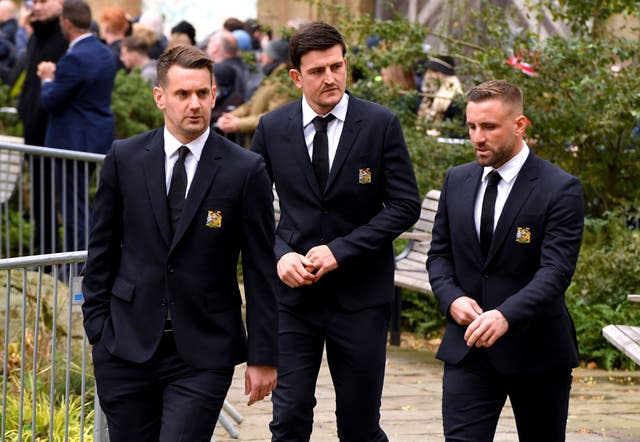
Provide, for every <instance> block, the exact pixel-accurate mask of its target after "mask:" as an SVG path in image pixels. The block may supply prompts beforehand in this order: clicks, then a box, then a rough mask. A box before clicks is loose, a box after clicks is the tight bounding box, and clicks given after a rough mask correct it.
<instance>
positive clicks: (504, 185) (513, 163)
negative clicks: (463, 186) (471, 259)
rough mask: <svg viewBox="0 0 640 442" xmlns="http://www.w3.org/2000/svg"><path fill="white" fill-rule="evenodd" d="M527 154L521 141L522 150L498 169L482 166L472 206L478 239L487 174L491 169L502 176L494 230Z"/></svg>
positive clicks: (525, 146) (494, 217)
mask: <svg viewBox="0 0 640 442" xmlns="http://www.w3.org/2000/svg"><path fill="white" fill-rule="evenodd" d="M528 156H529V146H527V143H525V142H524V141H523V142H522V150H520V152H518V153H517V154H516V156H514V157H513V158H511V159H510V160H509V161H507V162H506V163H504V164H503V165H502V166H500V167H499V168H498V169H494V168H493V167H485V168H484V171H483V172H482V179H481V180H480V188H479V189H478V193H477V195H476V204H475V206H474V213H473V216H474V221H475V224H476V233H477V235H478V239H480V217H481V215H482V200H483V199H484V191H485V190H486V188H487V182H488V179H487V176H488V175H489V173H490V172H492V171H493V170H497V171H498V173H499V174H500V177H501V178H502V179H501V180H500V182H499V183H498V195H497V197H496V207H495V212H494V216H493V228H494V230H495V228H496V225H498V220H499V219H500V215H501V214H502V209H503V208H504V205H505V203H506V202H507V198H508V197H509V193H510V192H511V188H512V187H513V183H515V182H516V178H517V177H518V173H520V169H522V166H523V165H524V163H525V161H527V157H528Z"/></svg>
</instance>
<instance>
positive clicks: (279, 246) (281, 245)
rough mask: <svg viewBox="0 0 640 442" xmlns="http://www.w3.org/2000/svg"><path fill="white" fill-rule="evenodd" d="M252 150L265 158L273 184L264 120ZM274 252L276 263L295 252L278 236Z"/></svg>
mask: <svg viewBox="0 0 640 442" xmlns="http://www.w3.org/2000/svg"><path fill="white" fill-rule="evenodd" d="M251 150H252V151H253V152H255V153H257V154H260V155H262V158H264V161H265V164H266V169H267V173H268V174H269V177H270V179H271V183H273V170H272V168H271V161H270V158H269V152H267V149H266V146H265V142H264V121H263V120H262V119H260V122H259V123H258V127H257V128H256V132H255V134H254V135H253V140H252V142H251ZM272 197H273V194H272ZM274 250H275V255H276V261H277V260H279V259H280V258H281V257H282V256H283V255H286V254H287V253H289V252H293V249H292V248H291V246H289V244H288V243H287V241H285V240H284V239H283V238H281V237H279V236H278V235H277V234H276V237H275V246H274Z"/></svg>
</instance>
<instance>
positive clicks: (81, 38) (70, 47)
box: [67, 32, 93, 52]
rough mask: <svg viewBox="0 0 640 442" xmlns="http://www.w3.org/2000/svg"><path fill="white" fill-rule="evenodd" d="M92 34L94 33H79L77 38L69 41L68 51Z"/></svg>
mask: <svg viewBox="0 0 640 442" xmlns="http://www.w3.org/2000/svg"><path fill="white" fill-rule="evenodd" d="M92 35H93V34H92V33H91V32H85V33H84V34H82V35H78V36H77V37H76V38H74V39H73V40H71V41H70V42H69V49H67V52H68V51H70V50H71V49H73V47H74V46H75V45H77V44H78V42H79V41H81V40H84V39H86V38H89V37H91V36H92Z"/></svg>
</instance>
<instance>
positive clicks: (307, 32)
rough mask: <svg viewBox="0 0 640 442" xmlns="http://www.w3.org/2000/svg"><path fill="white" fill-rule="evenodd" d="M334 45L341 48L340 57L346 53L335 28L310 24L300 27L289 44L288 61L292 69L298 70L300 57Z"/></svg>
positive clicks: (342, 41) (322, 24)
mask: <svg viewBox="0 0 640 442" xmlns="http://www.w3.org/2000/svg"><path fill="white" fill-rule="evenodd" d="M335 45H340V47H341V48H342V56H344V54H345V53H346V52H347V46H346V45H345V43H344V38H342V35H341V34H340V32H338V30H337V29H336V28H334V27H333V26H331V25H329V24H327V23H322V22H312V23H307V24H305V25H302V26H300V28H298V30H297V31H296V32H295V33H294V34H293V35H292V36H291V41H290V42H289V60H290V61H291V66H292V67H293V68H294V69H297V70H300V61H301V60H302V56H303V55H304V54H306V53H307V52H311V51H323V50H325V49H330V48H332V47H334V46H335Z"/></svg>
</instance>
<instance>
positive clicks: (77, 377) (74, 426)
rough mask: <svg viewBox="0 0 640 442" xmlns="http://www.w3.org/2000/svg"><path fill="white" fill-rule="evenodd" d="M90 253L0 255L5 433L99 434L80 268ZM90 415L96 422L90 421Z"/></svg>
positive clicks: (20, 436) (72, 437)
mask: <svg viewBox="0 0 640 442" xmlns="http://www.w3.org/2000/svg"><path fill="white" fill-rule="evenodd" d="M86 257H87V253H86V252H84V251H82V252H68V253H57V254H50V255H39V256H28V257H17V258H8V259H2V260H0V281H1V285H0V286H1V287H2V288H4V290H3V295H4V296H3V297H2V296H0V299H1V300H2V303H1V304H2V305H1V306H0V324H1V325H0V339H2V342H3V347H2V348H3V349H2V355H1V356H2V361H1V362H2V379H1V382H2V409H1V410H0V411H1V418H0V434H2V435H3V437H2V441H5V440H6V441H12V442H13V441H35V440H49V441H51V440H60V441H74V442H75V441H80V442H82V441H85V440H87V441H91V440H94V441H96V442H103V441H105V440H106V439H104V438H103V436H101V431H102V434H103V435H104V431H103V429H104V424H101V423H100V422H99V420H96V419H94V418H95V417H98V418H100V417H102V414H101V413H99V412H98V413H97V416H96V415H95V414H94V409H97V408H94V406H92V405H91V403H92V401H94V398H93V395H94V391H95V389H94V388H93V379H92V378H91V377H90V376H89V375H88V373H90V372H91V371H90V370H88V364H89V356H88V352H89V343H88V341H87V339H86V337H85V334H84V330H83V328H82V313H81V311H80V305H81V304H82V294H81V287H80V278H78V277H77V276H76V275H77V274H78V269H79V268H80V266H81V265H82V263H84V262H85V260H86ZM94 421H95V422H96V423H97V424H98V425H96V426H95V429H96V431H95V433H94Z"/></svg>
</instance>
